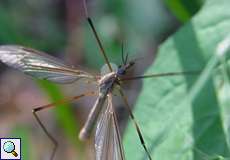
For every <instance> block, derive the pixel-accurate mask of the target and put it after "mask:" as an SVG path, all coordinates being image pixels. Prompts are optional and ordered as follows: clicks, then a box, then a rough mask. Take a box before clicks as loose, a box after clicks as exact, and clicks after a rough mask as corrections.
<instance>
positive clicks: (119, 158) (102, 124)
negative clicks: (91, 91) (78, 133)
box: [95, 95, 125, 160]
mask: <svg viewBox="0 0 230 160" xmlns="http://www.w3.org/2000/svg"><path fill="white" fill-rule="evenodd" d="M95 153H96V160H108V159H109V160H124V159H125V157H124V150H123V146H122V143H121V136H120V132H119V128H118V125H117V119H116V115H115V112H114V111H113V106H112V97H111V95H109V97H108V104H107V106H106V107H105V108H104V109H103V111H102V112H101V115H100V117H99V119H98V122H97V127H96V134H95Z"/></svg>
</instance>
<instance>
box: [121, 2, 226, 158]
mask: <svg viewBox="0 0 230 160" xmlns="http://www.w3.org/2000/svg"><path fill="white" fill-rule="evenodd" d="M228 6H230V1H229V0H220V1H216V0H207V1H206V3H205V5H204V6H203V8H202V10H201V11H200V12H199V13H198V14H197V15H196V16H195V17H194V18H193V19H192V20H191V21H190V22H189V23H187V24H186V25H185V26H184V27H183V28H181V29H180V30H179V31H178V32H177V33H176V34H174V35H173V36H172V37H170V38H169V39H168V40H167V41H166V42H164V44H162V45H161V47H160V49H159V52H158V54H157V57H156V61H155V62H154V64H153V65H152V66H150V68H149V69H148V71H147V72H146V74H150V73H166V72H178V71H182V70H183V71H191V70H200V69H202V70H203V69H204V68H205V69H204V72H202V74H200V75H198V76H176V77H175V76H174V77H160V78H153V79H146V80H144V82H143V83H144V84H143V90H142V92H141V93H140V96H139V98H138V100H137V104H136V106H135V110H134V115H135V116H136V119H137V121H138V122H139V125H140V128H141V130H142V132H143V135H144V138H145V140H146V143H147V147H148V148H149V150H150V152H151V155H152V158H153V159H156V160H159V159H160V160H169V159H170V160H188V159H189V160H190V159H196V160H202V159H215V158H216V159H217V157H222V158H224V157H230V150H229V147H230V146H229V144H230V141H229V138H230V132H229V125H230V122H229V116H227V113H229V109H228V108H229V105H226V102H223V101H222V99H223V98H221V95H220V94H221V91H220V88H221V87H220V86H217V85H216V75H217V73H218V74H219V70H217V69H213V66H215V65H216V63H217V62H220V61H219V60H218V59H217V58H218V56H219V55H217V52H216V49H217V46H218V44H219V43H220V42H221V41H223V40H224V39H225V38H226V37H227V36H228V35H230V30H229V28H230V12H226V11H227V10H228ZM227 60H228V59H227ZM220 64H222V63H220ZM210 73H212V74H210ZM210 76H212V77H210ZM224 83H226V82H224ZM222 86H223V85H222ZM222 88H223V87H222ZM225 93H226V92H225ZM229 99H230V96H229V97H228V100H229ZM225 100H226V94H225ZM225 112H226V113H225ZM227 117H228V118H227ZM124 144H125V152H126V157H127V159H132V160H140V159H147V157H146V154H145V152H144V150H143V148H142V147H141V145H140V141H139V140H138V136H137V134H136V132H135V129H134V128H133V125H132V124H131V122H130V124H129V126H128V128H127V131H126V134H125V136H124ZM133 153H135V154H133Z"/></svg>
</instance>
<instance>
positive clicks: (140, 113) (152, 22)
mask: <svg viewBox="0 0 230 160" xmlns="http://www.w3.org/2000/svg"><path fill="white" fill-rule="evenodd" d="M221 1H224V0H221ZM204 3H212V0H207V2H205V1H204V0H193V1H189V0H175V1H170V0H145V1H144V2H143V1H139V0H132V1H127V0H125V1H124V0H110V1H108V0H89V1H87V5H88V10H89V14H90V16H91V17H92V19H93V21H94V24H95V26H96V28H97V31H98V33H99V35H100V37H101V39H102V42H103V44H104V47H105V50H106V51H107V54H108V57H109V59H110V60H111V61H112V62H115V63H116V64H120V63H121V44H122V43H124V45H125V52H127V53H129V55H130V59H133V58H138V57H141V58H144V60H140V61H137V64H136V66H135V68H134V69H133V70H132V72H131V73H129V75H130V76H131V75H140V74H143V73H144V71H145V70H146V68H147V67H149V66H150V65H151V64H152V62H153V61H154V60H155V56H156V51H157V49H158V47H159V45H160V44H162V43H163V42H164V41H165V40H166V39H168V38H169V37H171V36H172V35H173V34H174V33H176V32H177V31H178V32H179V35H181V37H185V38H184V39H183V38H182V39H180V40H179V42H178V45H179V46H180V45H181V46H185V47H184V48H182V50H181V52H183V53H180V54H178V55H176V56H175V57H180V56H181V55H182V58H183V60H184V59H185V61H184V63H186V62H188V63H187V65H185V67H182V68H177V67H175V68H174V67H171V66H167V65H168V64H172V65H174V64H175V66H177V62H175V63H174V60H175V61H176V58H175V57H170V56H169V55H172V54H173V53H174V52H177V50H176V51H174V49H175V48H174V47H167V43H170V42H168V41H166V47H164V45H165V44H164V45H163V47H161V50H160V52H164V53H165V54H166V55H164V56H159V57H160V58H159V60H158V61H157V64H161V63H163V64H165V66H163V67H161V66H160V65H159V66H158V67H159V68H160V69H159V70H158V69H156V70H152V71H154V72H155V71H157V72H170V71H179V70H186V69H187V70H192V69H197V68H198V69H200V68H202V67H204V66H205V64H206V63H208V60H209V59H208V58H206V59H205V60H204V62H203V63H198V65H194V64H196V60H194V61H192V62H191V61H186V59H187V60H188V59H191V57H193V55H192V54H193V52H197V54H198V55H199V54H201V55H202V54H203V52H198V51H197V50H192V49H191V48H193V47H192V46H193V43H191V42H192V40H193V39H190V38H186V37H191V35H189V33H190V32H189V31H188V30H189V29H191V28H192V29H194V30H195V33H197V34H198V33H199V34H202V33H200V32H199V27H198V28H193V27H191V28H189V27H187V28H189V29H186V28H185V29H182V30H185V31H181V30H180V28H181V27H183V26H189V25H193V20H192V18H193V17H194V16H195V15H196V14H197V13H198V14H200V12H201V11H202V9H206V10H207V13H208V11H209V7H210V6H208V5H204V6H205V7H202V6H203V4H204ZM220 4H221V3H220ZM227 4H228V3H227V2H226V4H224V3H223V4H222V5H220V6H218V5H217V4H214V5H211V7H210V8H212V7H213V6H215V5H216V6H217V8H216V9H214V10H212V12H214V13H215V12H216V14H217V13H219V14H220V12H221V11H222V10H221V9H222V7H223V6H227ZM207 8H208V9H207ZM225 12H227V11H225V10H224V11H223V13H225ZM207 13H206V14H207ZM217 15H218V14H217ZM207 18H209V19H208V20H209V21H208V23H205V22H206V21H205V20H206V19H207ZM215 18H216V19H218V18H217V16H216V17H205V16H203V17H202V16H201V18H197V20H195V22H194V23H195V24H200V25H201V26H202V25H203V26H202V27H204V28H205V27H207V28H208V27H210V26H212V25H214V24H218V23H220V20H216V19H215ZM221 18H222V19H221V20H223V21H224V22H225V19H228V18H229V15H228V14H226V15H225V14H224V16H222V17H221ZM191 20H192V21H191ZM196 21H198V22H196ZM203 22H204V23H203ZM202 27H201V28H202ZM223 28H224V30H227V28H228V27H227V26H224V27H223ZM223 28H218V29H216V30H211V31H209V32H208V33H206V38H203V39H201V40H200V41H198V42H194V43H195V44H199V43H201V44H202V43H205V42H207V43H208V42H209V37H208V36H209V35H213V34H217V35H219V38H217V39H214V40H213V41H215V45H214V43H210V44H209V45H207V46H205V47H204V49H203V50H206V49H209V47H210V46H215V47H216V44H217V43H218V42H219V41H221V39H223V38H224V35H227V31H226V32H222V33H221V34H220V33H219V30H223ZM197 29H198V31H197ZM180 32H181V33H180ZM177 34H178V33H177ZM187 34H188V35H187ZM179 37H180V36H179ZM171 38H172V39H173V37H171ZM169 41H170V40H169ZM0 44H19V45H23V46H26V47H31V48H35V49H37V50H41V51H44V52H47V53H49V54H50V55H53V56H56V57H58V58H60V59H62V60H63V61H65V62H67V63H68V64H70V65H74V66H76V67H79V68H81V69H85V70H87V71H88V72H91V73H98V74H99V73H100V68H101V66H102V65H103V64H104V61H103V59H102V57H101V55H100V53H99V50H98V46H97V43H96V41H95V38H94V37H93V34H92V32H91V30H90V28H89V25H88V24H87V22H86V20H85V13H84V9H83V0H41V1H37V0H20V1H14V0H4V1H0ZM190 44H191V46H190ZM202 47H203V46H202ZM215 47H213V48H212V52H214V51H213V50H214V49H215ZM162 48H163V49H162ZM162 50H163V51H162ZM188 50H189V51H190V52H188V55H185V54H184V52H187V51H188ZM171 52H172V54H171ZM160 55H161V54H160ZM198 57H199V56H198ZM180 58H181V57H180ZM157 64H156V65H157ZM0 67H1V68H0V95H1V96H0V109H1V112H0V115H1V116H0V137H10V136H14V137H21V138H22V141H23V145H22V146H23V152H22V153H23V159H24V160H29V159H33V160H40V159H42V160H43V159H47V158H48V157H49V156H50V153H51V150H52V144H51V142H50V141H49V140H48V138H47V137H46V136H45V135H44V133H43V132H42V130H41V129H40V127H39V126H38V124H37V122H36V121H35V119H34V117H33V116H32V113H31V110H32V109H33V108H35V107H37V106H41V105H44V104H47V103H50V102H54V101H57V100H58V99H62V98H64V97H71V96H73V95H78V94H80V93H82V92H84V91H85V90H86V89H85V88H88V89H87V90H90V89H95V87H93V86H91V85H87V84H82V83H81V82H76V83H74V84H70V85H55V84H52V83H49V82H44V81H37V80H33V79H31V78H30V77H28V76H25V75H23V74H22V73H19V72H17V71H15V70H12V69H9V68H8V67H6V66H5V65H3V64H1V65H0ZM152 67H153V66H151V67H150V70H151V68H152ZM162 68H163V70H161V69H162ZM165 68H167V70H164V69H165ZM148 73H151V72H150V71H148ZM146 83H147V84H146ZM148 83H149V84H148ZM172 84H174V85H176V84H177V82H174V83H172ZM146 85H147V87H146ZM159 85H160V84H155V83H153V81H149V82H144V87H143V92H142V93H141V94H140V95H141V97H143V96H144V98H145V97H148V96H150V97H148V98H149V99H150V100H151V101H150V102H148V101H145V100H142V99H141V97H140V99H138V103H137V104H138V105H137V106H136V108H137V109H136V110H135V114H136V115H137V119H138V121H140V126H141V128H142V126H143V133H144V137H145V138H146V141H147V144H148V147H150V148H155V147H158V146H157V145H156V144H159V143H160V142H157V139H158V138H156V137H157V136H159V135H157V134H156V135H155V130H158V128H154V125H156V124H157V125H158V124H159V125H160V126H161V125H163V126H164V124H162V123H163V122H161V121H163V120H162V119H159V121H157V120H156V124H154V123H151V122H152V120H151V119H149V118H148V119H145V118H144V117H146V116H145V113H147V112H148V108H145V107H143V106H152V105H155V104H157V103H158V102H157V101H160V99H161V98H162V97H164V96H165V94H166V92H165V93H164V94H163V95H162V96H159V97H158V96H157V95H158V94H159V91H160V89H159V88H158V89H156V91H157V92H156V93H155V94H153V93H152V92H154V90H155V89H154V88H152V89H151V90H150V91H149V90H148V91H146V92H145V89H147V88H151V86H152V87H153V86H155V87H156V86H159ZM149 86H150V87H149ZM124 87H125V89H126V93H127V95H128V98H129V101H130V104H131V105H132V106H134V104H135V102H136V99H137V97H138V95H139V93H140V91H141V88H142V82H141V81H137V82H130V83H128V84H127V85H124ZM190 87H191V86H188V88H190ZM167 89H170V87H169V86H167ZM183 94H184V95H186V94H187V91H186V92H185V93H183ZM147 95H148V96H147ZM153 96H154V97H158V98H159V99H156V102H155V101H152V100H153V99H152V97H153ZM172 96H173V97H174V95H172ZM175 97H176V98H175V100H176V101H179V100H181V98H180V97H177V96H175ZM94 100H95V98H85V99H83V100H80V101H78V102H74V103H70V104H66V105H62V106H58V107H56V108H55V109H50V110H48V111H43V112H41V113H40V114H39V115H40V117H41V118H42V121H43V122H44V123H45V124H46V126H47V128H48V130H49V131H50V132H51V133H52V134H53V135H54V137H56V139H57V140H58V142H59V148H58V152H57V155H56V156H55V159H57V160H59V159H60V160H62V159H68V160H76V159H94V154H93V152H94V150H93V149H94V148H93V147H94V146H93V139H91V140H90V141H87V142H80V141H79V140H78V132H79V129H80V128H81V126H82V125H83V123H84V120H85V118H86V116H87V113H88V111H89V109H90V108H91V106H92V104H93V102H94ZM143 101H144V102H143ZM145 103H147V105H145ZM159 103H160V102H159ZM170 103H171V102H170ZM172 105H175V103H172ZM115 107H116V111H117V113H118V119H119V122H120V124H121V127H120V128H121V132H122V135H123V134H125V141H124V142H125V152H126V151H127V152H126V155H127V158H128V159H146V157H145V156H144V152H143V150H142V149H141V147H140V146H139V145H140V144H139V140H138V137H137V136H136V135H135V131H134V129H131V128H132V124H130V125H128V126H129V127H128V129H127V130H126V125H127V120H128V118H127V117H128V115H127V113H126V111H125V109H124V107H123V104H122V102H120V100H119V98H117V97H115ZM145 109H146V110H145ZM165 110H167V114H169V113H170V111H169V110H168V109H165ZM151 111H153V112H154V113H153V112H149V113H151V114H153V115H154V116H157V115H159V116H160V115H162V114H163V113H164V114H165V113H166V111H163V112H157V111H156V110H154V108H152V109H151ZM155 112H156V113H155ZM198 112H199V111H198ZM177 113H180V114H181V112H179V111H178V112H177ZM177 116H178V115H175V117H177ZM148 117H150V118H151V115H149V116H148ZM142 118H144V119H142ZM166 118H167V117H166ZM148 122H150V123H148ZM173 122H174V121H173ZM189 124H190V123H189ZM221 124H222V123H221ZM167 125H172V124H167ZM167 125H165V126H167ZM190 125H191V124H190ZM165 126H164V127H165ZM149 130H152V131H153V132H148V131H149ZM162 130H163V129H162ZM162 130H161V131H162ZM214 130H215V128H214ZM146 131H147V132H146ZM167 133H169V131H167V132H165V135H167ZM227 133H228V132H227ZM221 134H222V133H221ZM221 134H220V135H221ZM218 135H219V133H218ZM214 136H215V134H214ZM227 137H228V136H227ZM155 138H156V139H155ZM161 138H162V137H159V139H158V140H159V141H161ZM164 138H165V137H163V139H164ZM134 139H135V141H136V142H137V145H130V144H132V143H131V142H132V141H133V140H134ZM222 140H223V139H220V142H219V143H221V144H224V145H221V146H222V147H223V150H224V151H223V152H221V151H219V149H215V148H214V149H213V150H212V154H211V155H213V154H217V155H222V153H223V154H224V156H228V155H229V152H228V151H227V150H228V147H227V145H226V144H225V142H222ZM224 140H225V139H224ZM207 141H208V140H207ZM152 142H153V145H151V144H152ZM199 143H202V142H200V141H199ZM204 143H205V142H204ZM171 144H173V145H176V143H174V142H171ZM166 145H167V143H166ZM211 145H214V144H211ZM178 146H180V145H178ZM202 147H203V146H202ZM178 148H179V147H178ZM178 148H177V147H175V150H176V149H178ZM162 150H163V151H162ZM162 150H159V153H162V152H163V154H162V155H167V156H165V157H158V156H156V157H157V159H171V158H169V157H171V156H172V155H171V154H165V152H166V153H171V150H167V149H165V148H164V147H163V149H162ZM204 150H205V151H206V150H208V149H207V148H206V149H204ZM202 151H203V150H202ZM134 152H135V153H137V155H139V156H135V155H136V154H132V153H134ZM155 152H156V153H157V149H156V151H155V150H154V149H153V150H151V153H152V154H153V156H155V154H154V153H155ZM178 152H183V150H182V149H181V150H179V151H178ZM183 153H184V152H183ZM205 153H207V152H204V153H203V152H202V156H200V157H201V158H200V157H198V158H197V157H195V159H202V158H207V157H208V159H210V155H209V154H205ZM189 154H192V153H190V152H189ZM194 154H195V153H194ZM141 157H143V158H141ZM182 157H183V156H182ZM175 159H192V158H191V157H190V156H188V157H187V156H185V158H184V157H183V158H178V157H177V156H176V158H175Z"/></svg>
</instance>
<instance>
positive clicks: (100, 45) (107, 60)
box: [83, 0, 113, 72]
mask: <svg viewBox="0 0 230 160" xmlns="http://www.w3.org/2000/svg"><path fill="white" fill-rule="evenodd" d="M83 3H84V9H85V15H86V19H87V21H88V23H89V25H90V27H91V29H92V31H93V34H94V37H95V38H96V40H97V43H98V45H99V48H100V51H101V53H102V56H103V57H104V59H105V62H106V64H107V65H108V67H109V69H110V71H111V72H112V71H113V69H112V67H111V65H110V63H109V59H108V57H107V55H106V52H105V49H104V47H103V45H102V42H101V40H100V38H99V36H98V34H97V31H96V28H95V27H94V25H93V21H92V19H91V18H90V17H89V14H88V11H87V5H86V0H83Z"/></svg>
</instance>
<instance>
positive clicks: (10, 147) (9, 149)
mask: <svg viewBox="0 0 230 160" xmlns="http://www.w3.org/2000/svg"><path fill="white" fill-rule="evenodd" d="M3 150H4V151H5V152H6V153H11V154H13V155H14V157H17V156H18V154H17V152H16V151H15V145H14V143H13V142H11V141H7V142H5V143H4V144H3Z"/></svg>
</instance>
